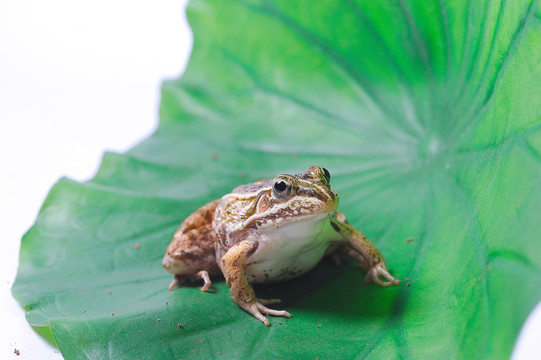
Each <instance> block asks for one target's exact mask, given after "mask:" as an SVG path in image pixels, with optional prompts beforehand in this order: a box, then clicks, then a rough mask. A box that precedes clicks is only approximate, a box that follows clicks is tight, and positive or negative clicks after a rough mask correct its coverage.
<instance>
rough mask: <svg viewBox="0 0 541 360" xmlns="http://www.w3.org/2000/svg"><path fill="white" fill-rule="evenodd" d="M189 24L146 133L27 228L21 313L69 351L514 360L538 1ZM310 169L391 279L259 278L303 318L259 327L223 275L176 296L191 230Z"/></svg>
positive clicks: (220, 17) (529, 216) (530, 175)
mask: <svg viewBox="0 0 541 360" xmlns="http://www.w3.org/2000/svg"><path fill="white" fill-rule="evenodd" d="M188 18H189V21H190V24H191V26H192V28H193V31H194V50H193V54H192V57H191V60H190V63H189V65H188V68H187V70H186V72H185V74H184V75H183V76H182V77H181V78H180V79H176V80H170V81H167V82H165V83H164V85H163V88H162V102H161V106H160V124H159V126H158V128H157V130H156V132H155V133H154V134H153V135H152V136H151V137H149V138H148V139H146V140H145V141H143V142H141V143H140V144H139V145H137V146H136V147H135V148H133V149H132V150H130V151H129V152H127V153H126V154H112V153H108V154H106V155H105V156H104V159H103V163H102V166H101V167H100V170H99V171H98V173H97V175H96V176H95V178H94V179H92V180H91V181H88V182H86V183H82V184H80V183H75V182H73V181H70V180H67V179H63V180H61V181H60V182H59V183H58V184H57V185H55V187H54V188H53V189H52V190H51V193H50V194H49V197H48V198H47V200H46V202H45V204H44V206H43V209H42V210H41V213H40V215H39V217H38V219H37V221H36V224H35V225H34V226H33V227H32V228H31V229H30V231H29V232H28V233H27V234H26V236H25V237H24V239H23V242H22V247H21V260H20V269H19V273H18V276H17V280H16V283H15V285H14V287H13V293H14V295H15V296H16V297H17V299H18V300H19V301H20V302H21V304H23V305H24V306H25V308H26V309H27V310H28V312H27V318H28V320H29V322H30V323H31V324H33V325H35V326H40V327H45V326H50V328H51V331H52V334H53V336H54V339H55V341H56V343H57V344H58V346H59V348H60V350H61V351H62V354H63V355H64V356H65V357H66V358H68V359H79V358H80V359H88V358H90V359H102V358H129V359H147V358H151V359H168V358H202V359H203V358H204V359H208V358H260V359H263V358H270V359H277V358H287V359H289V358H374V359H380V358H408V359H425V358H440V357H442V356H444V357H448V358H472V359H473V358H476V359H477V358H487V359H494V358H507V357H509V355H510V353H511V350H512V347H513V345H514V341H515V339H516V337H517V335H518V332H519V330H520V328H521V326H522V324H523V322H524V320H525V318H526V316H527V315H528V313H529V312H530V311H531V309H532V308H533V306H534V305H535V304H536V303H537V302H538V301H539V300H540V299H541V271H540V270H541V269H540V268H541V247H540V246H539V241H538V238H539V234H540V233H541V222H539V220H538V217H539V215H538V214H540V213H541V97H539V84H541V52H540V51H539V44H541V23H540V22H541V21H540V20H541V10H540V5H539V2H537V1H526V0H520V1H488V0H481V1H465V0H464V1H460V0H459V1H449V2H445V1H436V0H434V1H423V2H419V1H409V0H398V1H385V2H374V1H353V0H348V1H341V2H336V1H318V2H313V1H295V2H292V1H286V0H284V1H265V0H260V1H257V0H244V1H234V2H231V1H227V2H226V1H206V0H197V1H193V2H191V3H190V6H189V7H188ZM314 164H317V165H321V166H324V167H325V168H327V169H329V171H330V172H331V174H332V186H333V188H334V189H335V190H336V191H337V192H338V193H339V194H340V202H341V204H340V210H341V211H343V212H344V213H345V214H346V216H347V217H348V219H349V221H350V223H351V224H353V225H354V226H356V227H357V228H359V229H360V230H362V231H363V232H364V233H366V235H367V236H368V237H369V238H370V239H372V240H373V241H374V243H375V244H376V245H377V246H378V248H379V249H380V250H381V251H382V253H383V254H384V256H385V258H386V261H387V265H388V267H389V269H390V271H391V272H392V273H393V274H395V275H396V276H397V277H399V278H400V279H401V280H402V284H401V285H400V286H399V287H391V288H381V287H378V286H377V285H374V284H366V283H365V282H364V273H363V271H362V270H361V269H359V268H358V267H356V265H355V264H354V263H353V262H351V261H348V260H347V259H343V265H342V266H341V267H336V266H335V265H334V264H332V263H331V262H330V261H327V260H324V261H323V262H322V263H321V264H320V265H318V266H317V267H316V268H315V269H314V270H313V271H311V272H309V273H307V274H305V275H303V276H302V277H299V278H297V279H294V280H292V281H289V282H285V283H280V284H269V285H258V286H256V287H255V290H256V293H257V295H258V296H260V297H262V298H281V299H282V300H283V302H282V304H278V305H275V306H274V307H275V308H277V309H286V310H288V311H289V312H291V313H292V315H293V317H292V318H291V319H283V318H272V319H271V323H272V326H271V327H270V328H266V327H265V326H263V325H262V324H261V323H260V322H259V321H257V320H255V319H254V318H252V317H250V316H249V315H247V314H246V313H244V312H243V311H242V310H240V309H239V308H238V307H237V306H236V305H235V304H234V303H233V302H232V300H231V299H230V294H229V290H228V288H227V286H226V284H225V283H224V282H223V280H221V279H215V280H214V282H213V286H212V288H211V290H210V291H209V292H208V293H202V292H200V291H199V289H198V286H199V285H200V284H198V283H194V284H190V283H188V284H184V285H183V286H182V287H180V288H177V289H175V290H174V291H173V292H169V291H167V285H168V283H169V281H170V280H171V277H170V275H168V274H167V273H165V271H164V270H163V269H162V268H161V258H162V256H163V254H164V252H165V248H166V246H167V244H168V243H169V241H170V239H171V237H172V235H173V233H174V231H175V229H176V228H177V226H178V225H179V224H180V223H181V221H182V220H183V219H184V218H185V217H187V216H188V215H189V214H191V213H192V212H193V211H195V210H196V209H197V208H198V207H199V206H202V205H204V204H205V203H207V202H208V201H211V200H214V199H216V198H218V197H220V196H222V195H223V194H225V193H227V192H229V191H230V190H231V189H232V188H234V187H235V186H237V185H240V184H243V183H248V182H251V181H255V180H260V179H264V178H272V177H273V176H275V175H277V174H280V173H299V172H302V171H304V169H305V168H306V167H308V166H310V165H314ZM158 319H159V320H158ZM179 324H180V325H179ZM442 354H444V355H442Z"/></svg>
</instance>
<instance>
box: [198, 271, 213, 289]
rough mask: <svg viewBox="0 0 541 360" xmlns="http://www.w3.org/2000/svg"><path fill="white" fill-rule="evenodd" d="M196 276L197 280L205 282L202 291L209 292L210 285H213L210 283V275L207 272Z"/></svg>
mask: <svg viewBox="0 0 541 360" xmlns="http://www.w3.org/2000/svg"><path fill="white" fill-rule="evenodd" d="M195 276H196V278H199V279H202V280H203V281H204V282H205V284H204V285H203V286H202V287H201V288H200V289H201V291H207V290H208V289H209V287H210V285H212V282H211V281H210V277H209V273H208V272H206V271H205V270H201V271H199V272H198V273H197V274H196V275H195Z"/></svg>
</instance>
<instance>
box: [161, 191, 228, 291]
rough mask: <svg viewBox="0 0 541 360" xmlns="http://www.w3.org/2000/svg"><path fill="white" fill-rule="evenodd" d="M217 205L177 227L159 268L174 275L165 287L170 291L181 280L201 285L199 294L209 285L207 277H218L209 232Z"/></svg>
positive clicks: (194, 215)
mask: <svg viewBox="0 0 541 360" xmlns="http://www.w3.org/2000/svg"><path fill="white" fill-rule="evenodd" d="M217 205H218V201H213V202H211V203H208V204H206V205H205V206H203V207H201V208H200V209H199V210H197V211H196V212H195V213H193V214H192V215H190V216H189V217H188V218H187V219H186V220H184V222H183V223H182V224H181V225H180V227H179V228H178V230H177V231H176V232H175V235H174V236H173V240H172V241H171V244H170V245H169V246H168V247H167V252H166V254H165V256H164V258H163V267H164V269H165V270H167V272H169V273H171V274H173V275H174V278H173V281H172V282H171V284H170V285H169V290H172V289H174V288H175V286H177V285H178V284H179V283H181V282H183V281H185V280H192V281H193V280H200V279H202V280H203V281H204V283H205V284H204V285H203V287H202V288H201V290H202V291H206V290H208V288H209V287H210V285H211V281H210V276H213V275H219V274H220V270H219V268H218V265H217V264H216V251H215V249H214V243H215V240H216V234H215V232H214V230H213V228H212V219H213V216H214V210H215V209H216V206H217Z"/></svg>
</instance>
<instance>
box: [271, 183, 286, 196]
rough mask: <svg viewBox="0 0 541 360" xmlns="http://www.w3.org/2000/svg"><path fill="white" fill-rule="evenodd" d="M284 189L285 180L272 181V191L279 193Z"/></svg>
mask: <svg viewBox="0 0 541 360" xmlns="http://www.w3.org/2000/svg"><path fill="white" fill-rule="evenodd" d="M286 189H287V184H286V183H285V181H281V180H280V181H277V182H275V183H274V191H276V193H278V194H281V193H283V192H284V191H285V190H286Z"/></svg>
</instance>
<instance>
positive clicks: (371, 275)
mask: <svg viewBox="0 0 541 360" xmlns="http://www.w3.org/2000/svg"><path fill="white" fill-rule="evenodd" d="M382 277H383V278H385V279H387V280H388V281H383V280H382V279H381V278H382ZM364 280H365V281H366V282H367V283H369V282H372V281H373V282H375V283H376V284H378V285H380V286H384V287H386V286H391V285H400V280H398V279H396V278H395V277H394V276H392V275H391V274H390V273H389V271H387V268H386V267H385V264H384V263H381V262H380V263H377V264H376V265H373V266H372V267H371V268H370V269H368V273H367V274H366V277H365V278H364Z"/></svg>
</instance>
